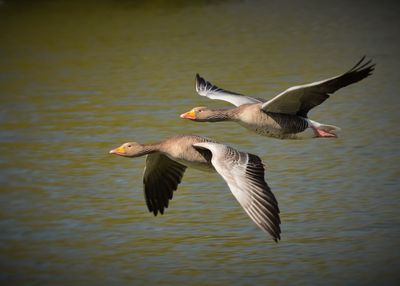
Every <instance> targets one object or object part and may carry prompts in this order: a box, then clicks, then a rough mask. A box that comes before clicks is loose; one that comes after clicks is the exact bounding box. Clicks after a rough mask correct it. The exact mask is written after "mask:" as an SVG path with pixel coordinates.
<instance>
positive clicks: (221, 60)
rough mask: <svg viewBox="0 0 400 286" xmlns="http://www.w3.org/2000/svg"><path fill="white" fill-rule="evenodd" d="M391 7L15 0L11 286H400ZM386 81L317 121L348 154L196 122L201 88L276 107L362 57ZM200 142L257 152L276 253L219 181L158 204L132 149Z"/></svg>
mask: <svg viewBox="0 0 400 286" xmlns="http://www.w3.org/2000/svg"><path fill="white" fill-rule="evenodd" d="M397 7H398V6H396V5H394V3H390V2H382V1H379V2H378V1H376V2H375V3H366V2H352V1H339V2H337V1H336V2H334V3H330V4H328V3H325V4H321V3H320V2H319V1H311V2H307V3H301V2H294V3H290V2H287V3H284V4H279V2H275V1H273V2H271V1H216V2H213V1H194V2H190V3H187V2H186V1H155V2H146V1H122V0H121V1H96V2H95V1H93V2H91V1H86V2H84V3H79V2H78V1H77V2H73V1H35V2H33V1H32V2H28V1H0V27H1V30H0V153H1V156H0V282H1V284H2V285H151V284H152V285H255V284H257V285H315V284H318V285H326V284H327V285H343V284H344V285H375V284H378V285H382V284H385V285H389V284H393V285H394V284H396V282H398V279H399V272H398V270H399V267H400V263H399V260H400V252H399V246H400V245H399V242H400V226H399V225H400V210H399V198H400V195H399V184H400V178H399V176H400V172H399V170H400V169H399V154H400V153H399V151H400V148H399V142H398V141H399V137H400V136H399V135H400V129H399V126H398V124H399V120H400V116H399V110H398V109H399V107H400V94H399V83H400V75H399V72H398V66H399V63H400V61H399V60H400V56H399V51H400V44H399V36H398V31H397V29H398V27H399V26H400V25H399V20H398V14H399V13H400V10H399V8H397ZM364 54H366V55H367V56H368V57H372V58H373V59H374V62H376V63H377V68H376V71H375V73H374V74H373V76H371V77H369V78H367V79H365V80H363V81H362V82H359V83H357V84H354V85H352V86H349V87H347V88H344V89H342V90H340V91H339V92H337V93H336V94H334V95H333V96H332V97H331V98H330V99H329V100H328V101H326V102H325V103H323V104H322V105H321V106H319V107H317V108H315V109H314V110H313V111H312V112H311V113H310V117H311V118H312V119H314V120H317V121H319V122H323V123H328V124H334V125H337V126H340V127H342V132H341V133H340V137H339V138H338V139H328V140H317V139H316V140H308V141H299V140H297V141H280V140H276V139H271V138H266V137H261V136H258V135H256V134H254V133H251V132H250V131H247V130H245V129H243V128H242V127H240V126H239V125H236V124H234V123H214V124H210V123H195V122H189V121H185V120H182V119H180V118H179V114H180V113H182V112H185V111H188V110H189V109H190V108H192V107H194V106H204V105H207V106H209V107H229V106H230V104H229V103H225V102H218V101H211V100H209V99H206V98H202V97H200V96H198V95H197V94H196V92H195V89H194V76H195V73H196V72H198V73H200V74H201V75H203V76H204V77H205V78H206V79H208V80H210V81H212V82H213V83H215V84H217V85H219V86H221V87H224V88H226V89H228V90H233V91H236V92H241V93H245V94H248V95H253V96H256V97H264V98H271V97H272V96H274V95H276V94H277V93H279V92H281V91H283V90H284V89H286V88H288V87H290V86H293V85H298V84H302V83H307V82H311V81H316V80H320V79H324V78H327V77H330V76H334V75H336V74H339V73H341V72H344V71H346V70H347V69H349V68H351V67H352V65H353V64H355V62H356V61H357V60H359V59H360V58H361V56H362V55H364ZM178 133H189V134H198V135H203V136H207V137H211V138H213V139H216V140H218V141H220V142H224V143H226V144H229V145H232V146H234V147H236V148H238V149H240V150H243V151H248V152H252V153H255V154H258V155H259V156H260V157H261V158H262V159H263V160H264V161H265V163H266V164H267V166H268V172H267V175H266V178H267V180H268V183H269V185H270V187H271V188H272V190H273V192H274V193H275V195H276V197H277V199H278V201H279V205H280V208H281V216H282V241H281V242H279V243H278V244H276V243H274V242H273V241H272V240H271V238H270V237H268V236H267V235H266V234H265V233H263V232H262V231H261V230H260V229H258V228H257V227H256V226H255V225H254V224H253V223H252V222H251V220H250V219H249V218H248V217H247V216H246V215H245V213H244V212H243V210H242V209H241V208H240V206H239V204H238V203H237V202H236V201H235V199H234V197H233V196H232V194H231V193H230V191H229V189H228V187H227V186H226V184H225V183H224V182H223V180H222V179H221V178H220V177H219V176H218V175H216V174H211V175H210V174H208V173H202V172H199V171H195V170H188V171H187V172H186V174H185V176H184V180H183V182H182V184H181V185H180V186H179V190H178V191H177V192H175V195H174V199H173V200H172V201H171V203H170V207H169V209H168V210H167V211H166V213H165V214H164V215H163V216H157V217H154V216H153V215H152V214H150V213H148V211H147V208H146V206H145V202H144V198H143V191H142V182H141V176H142V172H143V167H144V158H137V159H127V158H122V157H117V156H111V155H109V154H108V151H109V150H110V149H111V148H115V147H117V146H119V145H120V144H121V143H124V142H126V141H133V140H134V141H138V142H143V143H144V142H156V141H158V140H161V139H163V138H165V137H168V136H172V135H175V134H178Z"/></svg>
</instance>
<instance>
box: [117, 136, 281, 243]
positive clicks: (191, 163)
mask: <svg viewBox="0 0 400 286" xmlns="http://www.w3.org/2000/svg"><path fill="white" fill-rule="evenodd" d="M110 153H111V154H116V155H120V156H123V157H132V158H134V157H140V156H144V155H147V157H146V167H145V170H144V174H143V184H144V195H145V200H146V204H147V207H148V209H149V211H150V212H153V214H154V215H157V214H158V213H161V214H163V213H164V209H165V208H167V207H168V203H169V201H170V200H171V199H172V196H173V192H174V191H175V190H176V189H177V188H178V185H179V184H180V182H181V180H182V177H183V174H184V172H185V170H186V168H187V167H191V168H195V169H199V170H203V171H209V172H213V171H216V172H218V174H219V175H220V176H221V177H222V178H223V179H224V180H225V182H226V183H227V185H228V186H229V188H230V190H231V192H232V194H233V195H234V196H235V198H236V199H237V201H238V202H239V204H240V205H241V206H242V208H243V209H244V210H245V212H246V213H247V214H248V215H249V216H250V218H251V219H252V220H253V221H254V222H255V223H256V225H258V226H259V227H260V228H261V229H262V230H264V231H266V232H268V233H269V234H270V235H271V236H272V238H273V239H274V240H275V241H278V240H279V239H280V233H281V229H280V223H281V221H280V217H279V207H278V202H277V200H276V198H275V196H274V194H273V193H272V192H271V190H270V188H269V187H268V184H267V183H266V181H265V179H264V173H265V170H264V165H263V163H262V161H261V159H260V158H259V157H258V156H256V155H253V154H250V153H245V152H240V151H238V150H236V149H234V148H232V147H229V146H226V145H223V144H219V143H216V142H215V141H213V140H210V139H208V138H205V137H200V136H195V135H179V136H174V137H171V138H168V139H166V140H164V141H161V142H159V143H154V144H139V143H137V142H129V143H125V144H123V145H121V146H120V147H118V148H116V149H113V150H111V151H110Z"/></svg>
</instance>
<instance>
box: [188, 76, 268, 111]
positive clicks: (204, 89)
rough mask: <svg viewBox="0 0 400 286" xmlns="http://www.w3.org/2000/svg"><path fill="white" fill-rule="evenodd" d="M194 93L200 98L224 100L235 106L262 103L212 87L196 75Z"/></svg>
mask: <svg viewBox="0 0 400 286" xmlns="http://www.w3.org/2000/svg"><path fill="white" fill-rule="evenodd" d="M196 91H197V93H198V94H199V95H201V96H206V97H208V98H211V99H218V100H224V101H227V102H230V103H232V104H233V105H235V106H240V105H243V104H246V103H261V102H262V101H260V100H258V99H255V98H252V97H249V96H246V95H243V94H240V93H236V92H232V91H228V90H225V89H222V88H219V87H218V86H216V85H213V84H212V83H211V82H209V81H206V80H205V79H204V78H202V77H201V76H200V75H199V74H196Z"/></svg>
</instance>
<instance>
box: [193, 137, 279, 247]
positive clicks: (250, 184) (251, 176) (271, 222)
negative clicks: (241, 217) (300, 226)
mask: <svg viewBox="0 0 400 286" xmlns="http://www.w3.org/2000/svg"><path fill="white" fill-rule="evenodd" d="M193 146H194V147H195V148H205V149H208V150H210V151H211V153H212V159H211V163H212V164H213V166H214V168H215V170H216V171H217V172H218V173H219V174H220V175H221V177H222V178H223V179H224V180H225V182H226V183H227V184H228V186H229V189H230V190H231V192H232V194H233V195H234V196H235V198H236V199H237V200H238V202H239V204H240V205H241V206H242V208H243V209H244V210H245V212H246V213H247V214H248V215H249V216H250V218H251V219H252V220H253V221H254V222H255V224H256V225H258V226H259V227H260V228H261V229H262V230H264V231H266V232H268V233H269V234H270V235H271V236H272V238H273V239H274V240H275V241H278V240H279V239H280V238H281V237H280V233H281V229H280V223H281V220H280V217H279V213H280V211H279V207H278V202H277V200H276V198H275V196H274V194H273V193H272V192H271V189H270V188H269V186H268V184H267V183H266V181H265V179H264V174H265V169H264V165H263V163H262V161H261V159H260V158H259V157H258V156H256V155H253V154H249V153H245V152H239V151H237V150H235V149H233V148H231V147H228V146H225V145H222V144H218V143H211V142H204V143H196V144H194V145H193Z"/></svg>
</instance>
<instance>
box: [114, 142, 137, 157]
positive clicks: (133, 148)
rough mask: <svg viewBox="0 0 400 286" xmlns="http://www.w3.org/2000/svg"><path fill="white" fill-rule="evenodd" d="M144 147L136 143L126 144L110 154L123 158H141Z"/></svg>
mask: <svg viewBox="0 0 400 286" xmlns="http://www.w3.org/2000/svg"><path fill="white" fill-rule="evenodd" d="M143 149H144V148H143V146H142V145H141V144H139V143H136V142H128V143H124V144H122V145H121V146H119V147H118V148H115V149H112V150H111V151H110V152H109V153H110V154H115V155H119V156H123V157H140V156H142V155H143V154H142V153H143Z"/></svg>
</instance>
